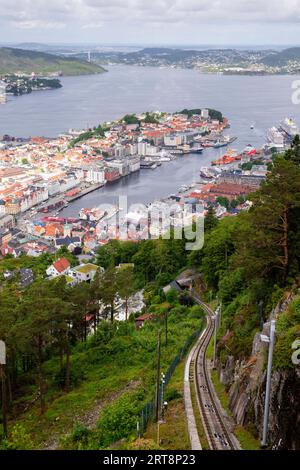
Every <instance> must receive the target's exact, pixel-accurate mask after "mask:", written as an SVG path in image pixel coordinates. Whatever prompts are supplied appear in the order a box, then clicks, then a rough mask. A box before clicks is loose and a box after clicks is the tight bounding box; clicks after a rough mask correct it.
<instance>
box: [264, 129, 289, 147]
mask: <svg viewBox="0 0 300 470" xmlns="http://www.w3.org/2000/svg"><path fill="white" fill-rule="evenodd" d="M266 136H267V140H268V142H269V143H270V144H271V145H274V147H282V148H283V147H284V146H285V139H284V134H283V132H280V131H279V130H278V129H277V127H275V126H273V127H271V128H270V129H268V130H267V132H266Z"/></svg>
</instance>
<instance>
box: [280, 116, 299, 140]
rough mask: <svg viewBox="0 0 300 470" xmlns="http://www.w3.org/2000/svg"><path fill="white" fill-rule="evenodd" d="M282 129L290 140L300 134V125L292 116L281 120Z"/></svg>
mask: <svg viewBox="0 0 300 470" xmlns="http://www.w3.org/2000/svg"><path fill="white" fill-rule="evenodd" d="M279 129H280V130H282V131H283V132H284V133H285V134H286V136H287V138H288V139H289V140H292V139H293V138H294V137H295V136H296V135H297V134H299V127H298V126H297V124H296V123H295V121H294V120H293V119H292V118H285V119H283V120H282V121H281V122H280V128H279Z"/></svg>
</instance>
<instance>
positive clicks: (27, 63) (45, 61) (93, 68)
mask: <svg viewBox="0 0 300 470" xmlns="http://www.w3.org/2000/svg"><path fill="white" fill-rule="evenodd" d="M17 72H20V73H25V74H30V73H32V72H35V73H36V74H39V75H49V74H57V73H62V74H63V75H88V74H94V73H102V72H105V69H104V68H103V67H100V66H98V65H95V64H91V63H89V62H86V61H84V60H79V59H73V58H68V57H61V56H57V55H53V54H48V53H45V52H38V51H28V50H23V49H14V48H10V47H1V48H0V74H9V73H17Z"/></svg>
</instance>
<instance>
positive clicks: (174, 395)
mask: <svg viewBox="0 0 300 470" xmlns="http://www.w3.org/2000/svg"><path fill="white" fill-rule="evenodd" d="M181 397H182V393H180V392H179V391H178V390H176V388H170V389H167V391H166V393H165V400H166V401H167V402H168V403H170V401H172V400H177V399H178V398H181Z"/></svg>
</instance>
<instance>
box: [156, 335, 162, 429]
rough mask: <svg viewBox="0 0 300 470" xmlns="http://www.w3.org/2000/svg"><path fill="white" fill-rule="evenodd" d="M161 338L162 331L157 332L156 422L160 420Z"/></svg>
mask: <svg viewBox="0 0 300 470" xmlns="http://www.w3.org/2000/svg"><path fill="white" fill-rule="evenodd" d="M160 336H161V331H160V330H158V332H157V369H156V397H155V398H156V400H155V402H156V403H155V420H156V422H158V420H159V388H160V387H159V384H160Z"/></svg>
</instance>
